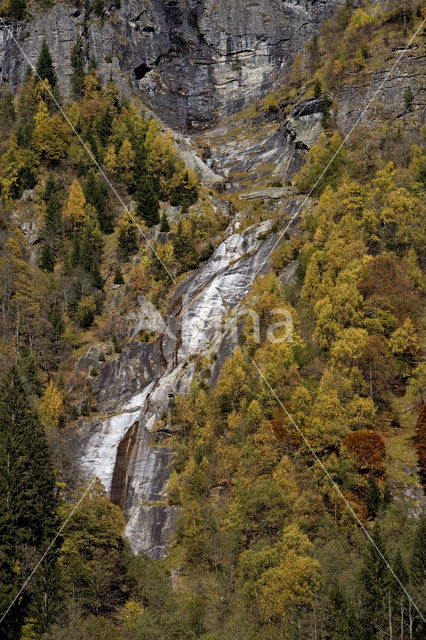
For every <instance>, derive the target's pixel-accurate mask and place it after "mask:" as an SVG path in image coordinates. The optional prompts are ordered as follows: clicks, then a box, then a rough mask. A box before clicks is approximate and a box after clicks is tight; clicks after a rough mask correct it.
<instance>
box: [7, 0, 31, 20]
mask: <svg viewBox="0 0 426 640" xmlns="http://www.w3.org/2000/svg"><path fill="white" fill-rule="evenodd" d="M26 9H27V3H26V1H25V0H10V15H11V16H12V18H16V20H23V18H25V12H26Z"/></svg>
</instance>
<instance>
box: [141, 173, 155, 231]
mask: <svg viewBox="0 0 426 640" xmlns="http://www.w3.org/2000/svg"><path fill="white" fill-rule="evenodd" d="M136 203H137V209H136V213H137V215H138V216H139V217H140V218H142V219H143V220H145V222H146V224H147V225H148V227H153V226H154V225H156V224H158V223H159V222H160V216H159V208H160V204H159V200H158V193H157V190H156V189H155V187H154V182H153V180H152V178H149V177H148V176H147V175H143V176H142V177H141V178H140V179H139V182H138V185H137V189H136Z"/></svg>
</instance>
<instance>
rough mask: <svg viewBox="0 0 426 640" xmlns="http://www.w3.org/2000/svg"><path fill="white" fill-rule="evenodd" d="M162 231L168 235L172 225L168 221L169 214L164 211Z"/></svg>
mask: <svg viewBox="0 0 426 640" xmlns="http://www.w3.org/2000/svg"><path fill="white" fill-rule="evenodd" d="M160 231H162V232H163V233H168V232H169V231H170V225H169V221H168V220H167V214H166V212H165V211H163V214H162V216H161V226H160Z"/></svg>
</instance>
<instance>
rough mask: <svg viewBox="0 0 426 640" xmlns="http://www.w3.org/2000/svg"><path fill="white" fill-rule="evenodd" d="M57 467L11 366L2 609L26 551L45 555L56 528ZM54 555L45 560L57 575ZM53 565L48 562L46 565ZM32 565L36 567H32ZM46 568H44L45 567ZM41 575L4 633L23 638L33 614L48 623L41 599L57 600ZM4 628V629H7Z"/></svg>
mask: <svg viewBox="0 0 426 640" xmlns="http://www.w3.org/2000/svg"><path fill="white" fill-rule="evenodd" d="M54 486H55V479H54V472H53V468H52V464H51V461H50V452H49V447H48V444H47V441H46V436H45V433H44V429H43V427H42V426H41V424H40V421H39V419H38V417H37V414H36V413H35V412H34V411H33V410H32V409H31V408H30V406H29V403H28V398H27V397H26V394H25V391H24V387H23V385H22V382H21V380H20V376H19V373H18V369H17V368H16V367H14V368H12V369H11V370H10V371H9V373H8V374H7V375H6V377H5V379H4V380H3V383H2V385H1V387H0V541H1V542H0V611H5V610H6V609H7V607H8V606H9V604H11V601H12V599H13V597H14V596H15V595H16V593H17V592H18V590H19V588H20V586H21V583H22V581H23V578H24V574H25V571H28V567H25V564H24V563H25V560H24V558H25V550H26V549H28V548H32V549H34V551H35V553H34V554H33V555H34V557H37V555H38V554H41V553H42V552H43V551H44V550H45V549H46V548H47V546H48V544H49V543H50V541H51V540H52V538H53V537H54V534H55V531H56V528H57V519H56V501H55V496H54ZM54 561H55V554H54V553H53V554H52V555H51V556H50V557H49V558H47V559H46V563H47V564H46V565H45V566H46V568H48V572H49V573H51V575H52V576H53V574H54V573H55V571H54V567H53V564H54ZM47 565H49V567H47ZM31 568H32V567H31ZM42 573H43V572H42ZM42 577H43V576H42V574H40V576H39V578H38V580H36V581H34V582H32V584H31V585H30V586H29V587H28V589H26V590H25V591H24V593H23V597H22V599H20V602H19V606H16V607H14V608H13V609H12V610H11V611H10V612H9V614H8V616H7V617H6V619H5V627H4V629H5V634H4V636H2V637H5V638H10V639H12V638H13V639H15V638H17V637H19V632H18V630H19V628H20V626H21V625H22V623H23V620H24V618H25V616H26V615H27V614H29V613H31V616H32V617H35V618H36V619H38V620H39V621H40V624H41V625H43V622H45V620H43V619H44V617H45V612H43V610H42V609H41V608H40V607H41V604H40V603H41V602H42V601H44V602H46V599H50V600H51V599H52V598H53V595H52V593H51V590H50V589H49V593H46V592H45V593H43V594H41V593H40V589H42V590H43V589H44V588H45V587H46V585H45V584H44V586H43V582H44V581H43V580H42ZM2 631H3V629H2Z"/></svg>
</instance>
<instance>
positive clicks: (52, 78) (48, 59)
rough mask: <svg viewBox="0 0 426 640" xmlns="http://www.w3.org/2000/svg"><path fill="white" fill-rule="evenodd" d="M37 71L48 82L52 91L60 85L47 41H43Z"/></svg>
mask: <svg viewBox="0 0 426 640" xmlns="http://www.w3.org/2000/svg"><path fill="white" fill-rule="evenodd" d="M36 71H37V73H38V75H39V76H40V78H41V79H42V80H48V82H49V84H50V86H51V87H52V89H53V88H54V87H56V85H57V84H58V77H57V75H56V71H55V69H54V67H53V62H52V56H51V55H50V51H49V47H48V46H47V42H46V40H43V44H42V45H41V49H40V53H39V56H38V60H37V65H36Z"/></svg>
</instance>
